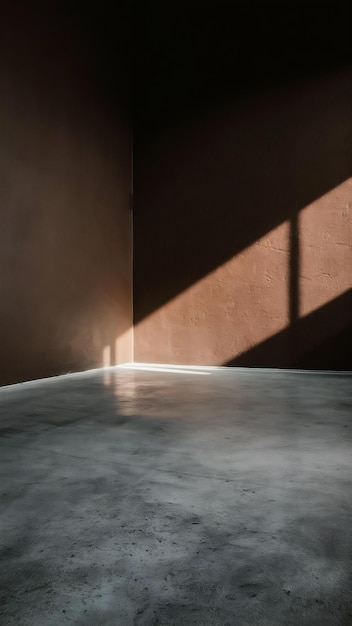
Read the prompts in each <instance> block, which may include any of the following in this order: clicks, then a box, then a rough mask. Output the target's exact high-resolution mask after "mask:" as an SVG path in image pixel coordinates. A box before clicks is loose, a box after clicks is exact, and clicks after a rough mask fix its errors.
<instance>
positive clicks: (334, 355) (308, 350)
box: [224, 289, 352, 371]
mask: <svg viewBox="0 0 352 626" xmlns="http://www.w3.org/2000/svg"><path fill="white" fill-rule="evenodd" d="M224 365H228V366H241V367H278V368H290V367H296V368H302V369H331V370H340V371H347V370H349V371H352V289H349V290H348V291H347V292H345V293H343V294H342V295H341V296H338V297H337V298H335V299H334V300H332V301H331V302H328V303H327V304H325V305H324V306H322V307H320V308H319V309H317V310H315V311H313V312H312V313H310V314H308V315H307V316H305V317H303V318H301V319H297V320H295V321H294V322H293V323H292V325H290V326H289V327H287V328H285V329H284V330H282V331H281V332H279V333H277V334H276V335H274V336H273V337H270V338H269V339H266V340H265V341H263V342H262V343H260V344H258V345H256V346H254V347H253V348H251V349H250V350H248V351H247V352H245V353H243V354H240V355H239V356H237V357H235V358H234V359H232V360H230V361H227V362H226V363H224Z"/></svg>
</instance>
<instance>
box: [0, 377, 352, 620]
mask: <svg viewBox="0 0 352 626" xmlns="http://www.w3.org/2000/svg"><path fill="white" fill-rule="evenodd" d="M171 369H173V368H171ZM351 415H352V377H351V376H349V375H338V374H335V375H334V374H313V373H305V374H303V373H294V372H292V373H285V372H273V371H260V370H258V371H255V370H252V371H250V370H235V369H232V370H216V369H214V370H201V369H199V368H198V369H197V368H195V369H194V370H190V371H189V372H188V373H184V372H183V371H180V370H177V371H176V372H172V371H170V372H161V371H155V372H149V371H137V370H128V369H118V368H117V369H114V370H111V371H108V372H107V371H105V372H103V371H100V372H91V373H86V374H81V375H73V376H69V377H62V378H57V379H51V380H47V381H40V382H35V383H28V384H24V385H16V386H12V387H7V388H3V389H2V390H0V435H1V437H0V506H1V509H0V549H1V570H0V623H1V625H2V626H10V625H12V624H21V625H26V626H27V625H28V626H31V625H33V626H51V625H55V626H56V625H61V624H75V625H79V626H104V625H108V626H116V625H117V626H119V625H121V626H129V625H165V626H166V625H177V626H187V625H188V624H198V625H200V626H208V625H209V626H216V625H219V626H220V625H221V626H226V625H231V626H232V625H236V626H237V625H239V626H242V625H243V626H244V625H248V626H249V625H251V626H252V625H253V624H261V625H280V624H295V625H296V624H297V625H300V626H302V625H308V624H309V625H310V626H311V625H316V626H324V625H326V626H332V625H334V624H339V625H345V624H352V603H351V589H352V576H351V573H352V566H351V556H352V542H351V530H352V507H351V492H352V488H351V479H352V473H351Z"/></svg>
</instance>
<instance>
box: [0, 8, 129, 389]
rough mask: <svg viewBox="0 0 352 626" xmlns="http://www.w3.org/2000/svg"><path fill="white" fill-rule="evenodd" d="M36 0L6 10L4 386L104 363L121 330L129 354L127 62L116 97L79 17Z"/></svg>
mask: <svg viewBox="0 0 352 626" xmlns="http://www.w3.org/2000/svg"><path fill="white" fill-rule="evenodd" d="M30 4H31V7H32V8H31V9H29V4H28V3H23V4H22V3H16V2H15V3H11V6H5V5H2V8H1V11H0V41H1V46H0V47H1V49H0V135H1V143H0V216H1V228H0V346H1V360H0V384H7V383H12V382H17V381H22V380H28V379H32V378H39V377H43V376H50V375H53V374H59V373H65V372H69V371H77V370H82V369H87V368H92V367H98V366H101V365H102V362H103V351H104V348H105V346H106V345H107V344H109V343H110V342H111V341H112V340H114V342H115V339H116V338H117V337H121V336H122V335H123V337H124V340H123V342H122V343H121V344H116V349H115V351H114V354H112V355H111V360H112V362H121V361H130V360H131V358H132V341H131V323H132V276H131V272H132V263H131V254H132V250H131V237H132V233H131V213H130V210H129V196H130V162H131V156H130V155H131V145H130V131H129V128H128V119H127V117H126V115H125V111H124V108H123V106H122V105H121V106H120V108H119V101H120V102H121V103H122V102H123V101H124V98H125V97H126V93H125V91H126V89H127V85H126V71H125V68H124V67H123V65H124V59H123V58H121V59H119V64H118V63H116V64H115V70H116V82H115V93H114V95H115V97H116V98H115V101H114V102H112V101H111V99H109V97H108V93H107V91H104V89H103V87H102V84H100V83H99V80H98V79H97V76H98V75H97V74H94V63H93V61H92V56H93V57H94V61H95V63H96V64H97V54H96V52H95V51H94V48H92V47H89V46H91V41H90V42H88V40H85V39H84V34H83V35H80V33H79V32H78V31H77V29H76V26H77V23H75V22H72V21H71V22H70V23H69V22H67V21H66V16H64V15H63V14H59V13H58V12H57V11H56V12H55V11H54V6H51V7H47V8H46V10H45V5H44V4H42V5H40V3H34V2H33V3H30ZM115 28H116V33H117V34H118V32H119V28H121V30H123V28H122V27H121V26H120V25H119V24H118V23H116V24H115ZM119 67H120V68H121V80H120V82H119Z"/></svg>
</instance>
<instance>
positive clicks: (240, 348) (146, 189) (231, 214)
mask: <svg viewBox="0 0 352 626" xmlns="http://www.w3.org/2000/svg"><path fill="white" fill-rule="evenodd" d="M351 103H352V100H351V73H350V72H349V71H347V70H344V71H338V70H336V71H335V70H334V71H330V72H327V73H326V74H325V75H324V72H320V75H318V76H316V77H314V75H312V76H311V77H304V78H301V79H299V78H296V79H295V80H293V81H292V82H291V84H289V85H288V84H287V85H283V84H282V85H278V86H277V87H275V85H272V86H271V87H270V89H267V90H266V91H265V92H263V91H261V92H259V91H258V92H257V93H252V94H249V95H247V96H244V95H243V93H238V94H236V95H235V96H233V97H232V98H231V99H230V98H227V100H226V103H225V104H224V103H223V104H221V103H218V104H217V106H215V105H214V104H213V105H212V107H211V108H209V110H208V111H206V112H202V110H201V107H199V113H198V114H197V113H195V114H193V115H192V116H190V115H189V116H188V117H187V116H186V115H184V116H183V118H182V116H178V117H177V115H175V116H174V118H173V119H171V114H170V115H169V118H168V117H167V116H168V113H167V112H166V113H165V114H164V124H163V126H161V125H160V127H159V128H158V129H156V130H155V132H154V133H144V134H143V132H142V131H140V135H139V137H138V136H137V138H136V143H137V150H136V162H137V167H136V174H135V193H136V207H135V217H134V224H135V226H134V229H135V234H134V250H135V270H134V311H135V329H134V337H135V354H134V356H135V360H136V361H137V362H138V361H141V362H148V361H152V362H162V363H180V364H210V365H212V364H216V365H217V364H224V363H229V364H236V365H247V366H275V367H299V366H302V367H316V368H320V367H323V368H336V369H339V368H350V369H352V361H351V347H352V345H351V336H352V333H351V322H352V295H351V294H352V291H351V288H352V179H351V178H350V176H351V166H352V125H351V123H352V119H351ZM165 120H166V121H165Z"/></svg>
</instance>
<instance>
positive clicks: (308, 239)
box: [299, 178, 352, 317]
mask: <svg viewBox="0 0 352 626" xmlns="http://www.w3.org/2000/svg"><path fill="white" fill-rule="evenodd" d="M299 249H300V263H299V267H300V273H299V291H300V295H299V302H300V306H299V317H304V316H305V315H308V314H309V313H312V312H313V311H315V310H317V309H319V308H320V307H321V306H323V305H324V304H326V303H328V302H330V301H332V300H333V299H334V298H337V297H338V296H340V295H341V294H343V293H344V292H346V291H348V290H349V289H350V288H351V287H352V178H350V179H348V180H346V181H345V182H343V183H342V184H341V185H338V186H337V187H335V188H334V189H332V190H331V191H329V192H328V193H327V194H325V195H324V196H322V197H321V198H319V199H318V200H316V201H315V202H312V203H311V204H309V205H308V206H307V207H305V208H304V209H303V210H302V211H301V212H300V216H299Z"/></svg>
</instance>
